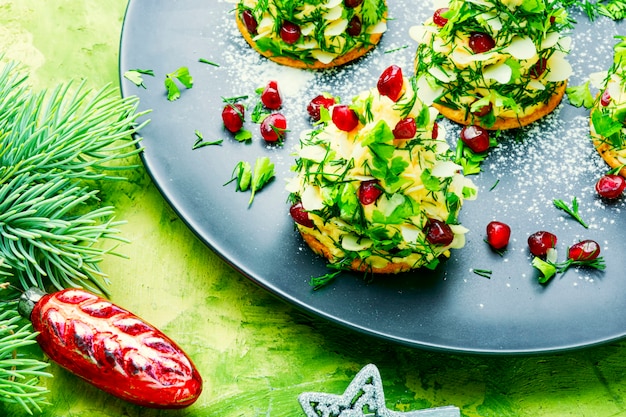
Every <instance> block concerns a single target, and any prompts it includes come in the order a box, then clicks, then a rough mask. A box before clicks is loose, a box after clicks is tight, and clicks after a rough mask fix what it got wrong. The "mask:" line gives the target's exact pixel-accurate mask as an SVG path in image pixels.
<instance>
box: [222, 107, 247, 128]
mask: <svg viewBox="0 0 626 417" xmlns="http://www.w3.org/2000/svg"><path fill="white" fill-rule="evenodd" d="M243 119H244V107H243V105H242V104H239V103H235V104H230V103H229V104H227V105H225V106H224V108H223V109H222V121H223V122H224V127H225V128H226V129H228V130H229V131H230V132H232V133H236V132H239V130H241V128H242V127H243Z"/></svg>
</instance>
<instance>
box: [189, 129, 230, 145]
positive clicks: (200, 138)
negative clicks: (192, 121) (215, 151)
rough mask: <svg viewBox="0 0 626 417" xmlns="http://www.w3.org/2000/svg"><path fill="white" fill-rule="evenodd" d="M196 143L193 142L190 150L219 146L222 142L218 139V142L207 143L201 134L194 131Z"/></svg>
mask: <svg viewBox="0 0 626 417" xmlns="http://www.w3.org/2000/svg"><path fill="white" fill-rule="evenodd" d="M195 133H196V141H195V142H194V144H193V146H192V147H191V149H198V148H202V147H205V146H211V145H221V144H222V142H224V140H223V139H219V140H214V141H212V142H207V141H205V140H204V137H203V136H202V132H200V131H198V130H196V132H195Z"/></svg>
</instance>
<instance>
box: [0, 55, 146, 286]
mask: <svg viewBox="0 0 626 417" xmlns="http://www.w3.org/2000/svg"><path fill="white" fill-rule="evenodd" d="M25 80H26V77H25V76H22V75H20V74H19V73H18V71H16V66H15V65H14V64H9V65H8V66H7V67H6V68H5V69H4V70H3V71H2V72H0V259H2V260H4V262H5V265H6V266H8V267H10V268H11V272H12V274H13V275H14V276H15V280H16V281H17V282H16V283H19V285H21V286H22V287H24V288H27V287H31V286H38V287H40V288H46V287H48V286H49V285H50V284H52V285H53V286H54V287H56V288H57V289H63V288H66V287H83V288H87V289H89V290H92V291H95V292H100V293H104V294H106V293H107V290H106V285H105V284H106V283H107V279H106V276H105V274H103V273H102V272H101V271H100V269H99V267H98V264H99V263H100V262H101V260H102V258H103V256H104V255H105V254H108V253H112V254H116V253H115V252H114V248H102V247H101V246H102V245H100V244H99V243H100V242H101V241H102V240H116V241H118V242H119V241H122V242H123V241H124V239H122V238H121V237H119V231H118V230H117V229H116V227H117V226H118V225H120V224H121V222H118V221H114V215H115V212H114V209H113V208H112V207H101V202H100V200H99V199H98V192H99V190H98V189H97V188H96V186H95V184H96V182H95V180H124V179H125V178H124V177H123V176H121V175H120V172H121V171H122V170H128V169H132V168H136V165H130V164H127V163H126V162H127V159H128V158H131V157H133V156H134V155H136V154H138V153H139V152H141V148H140V146H139V142H140V140H141V138H140V137H139V136H138V135H137V134H136V133H137V132H138V130H139V129H141V127H143V125H145V123H147V121H145V122H143V123H139V122H138V119H139V118H140V117H142V116H144V115H145V113H138V112H137V107H138V99H137V98H136V97H130V98H121V97H119V95H118V93H117V91H116V90H115V89H113V88H111V87H105V88H103V89H102V90H100V91H96V92H94V91H90V90H87V89H86V88H85V87H84V84H80V85H78V86H77V87H75V86H73V85H72V84H71V83H68V84H65V85H59V86H58V87H56V88H55V89H53V90H52V91H42V92H40V93H34V92H32V91H30V90H29V89H28V88H27V86H26V85H25V82H24V81H25Z"/></svg>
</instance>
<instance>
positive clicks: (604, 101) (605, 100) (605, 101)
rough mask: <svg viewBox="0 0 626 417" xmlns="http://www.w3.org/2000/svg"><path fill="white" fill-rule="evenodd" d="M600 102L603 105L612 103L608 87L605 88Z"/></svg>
mask: <svg viewBox="0 0 626 417" xmlns="http://www.w3.org/2000/svg"><path fill="white" fill-rule="evenodd" d="M600 104H602V106H604V107H606V106H608V105H609V104H611V94H610V93H609V90H608V89H606V90H604V93H602V97H601V98H600Z"/></svg>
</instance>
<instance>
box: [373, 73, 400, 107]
mask: <svg viewBox="0 0 626 417" xmlns="http://www.w3.org/2000/svg"><path fill="white" fill-rule="evenodd" d="M377 87H378V92H379V93H380V94H381V95H383V96H387V97H389V98H390V99H391V100H392V101H393V102H396V101H398V99H399V98H400V96H401V95H402V87H404V77H403V76H402V68H400V67H399V66H397V65H392V66H390V67H389V68H387V69H386V70H384V71H383V73H382V74H381V75H380V78H378V84H377Z"/></svg>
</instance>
